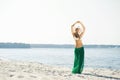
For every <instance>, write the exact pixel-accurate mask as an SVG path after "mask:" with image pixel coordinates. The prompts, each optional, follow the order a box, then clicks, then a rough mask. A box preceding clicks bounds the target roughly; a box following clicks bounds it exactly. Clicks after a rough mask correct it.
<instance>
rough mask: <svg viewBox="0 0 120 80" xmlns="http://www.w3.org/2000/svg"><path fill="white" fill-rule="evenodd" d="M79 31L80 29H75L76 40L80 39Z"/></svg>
mask: <svg viewBox="0 0 120 80" xmlns="http://www.w3.org/2000/svg"><path fill="white" fill-rule="evenodd" d="M78 30H79V28H76V29H75V33H74V36H75V37H76V38H80V35H79V34H78Z"/></svg>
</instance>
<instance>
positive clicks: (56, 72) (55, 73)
mask: <svg viewBox="0 0 120 80" xmlns="http://www.w3.org/2000/svg"><path fill="white" fill-rule="evenodd" d="M0 80H120V70H115V69H103V68H98V69H93V68H85V69H84V71H83V73H82V74H72V73H71V69H70V68H66V67H59V66H51V65H45V64H41V63H37V62H22V61H11V60H2V59H0Z"/></svg>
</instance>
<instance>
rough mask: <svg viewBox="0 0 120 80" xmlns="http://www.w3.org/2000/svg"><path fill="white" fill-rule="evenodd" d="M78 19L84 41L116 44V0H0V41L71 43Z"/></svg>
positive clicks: (119, 33) (119, 15) (119, 14)
mask: <svg viewBox="0 0 120 80" xmlns="http://www.w3.org/2000/svg"><path fill="white" fill-rule="evenodd" d="M78 20H80V21H81V22H82V23H83V24H84V25H85V27H86V31H85V34H84V36H83V38H82V41H83V43H84V44H117V45H120V0H0V42H20V43H21V42H22V43H31V44H37V43H38V44H74V39H73V37H72V35H71V30H70V29H71V25H72V24H73V23H74V22H75V21H78Z"/></svg>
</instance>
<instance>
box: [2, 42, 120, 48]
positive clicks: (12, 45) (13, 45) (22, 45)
mask: <svg viewBox="0 0 120 80" xmlns="http://www.w3.org/2000/svg"><path fill="white" fill-rule="evenodd" d="M84 47H85V48H118V47H119V48H120V45H84ZM0 48H74V45H71V44H62V45H59V44H25V43H0Z"/></svg>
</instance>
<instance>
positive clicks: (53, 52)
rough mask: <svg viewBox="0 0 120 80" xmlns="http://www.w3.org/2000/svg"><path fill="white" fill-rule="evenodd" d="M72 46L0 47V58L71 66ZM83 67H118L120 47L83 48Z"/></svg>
mask: <svg viewBox="0 0 120 80" xmlns="http://www.w3.org/2000/svg"><path fill="white" fill-rule="evenodd" d="M73 52H74V49H73V48H67V49H65V48H60V49H59V48H31V49H0V58H5V59H11V60H22V61H36V62H40V63H44V64H50V65H59V66H66V67H70V68H72V66H73V60H74V53H73ZM85 67H94V68H114V69H120V48H85Z"/></svg>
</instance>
